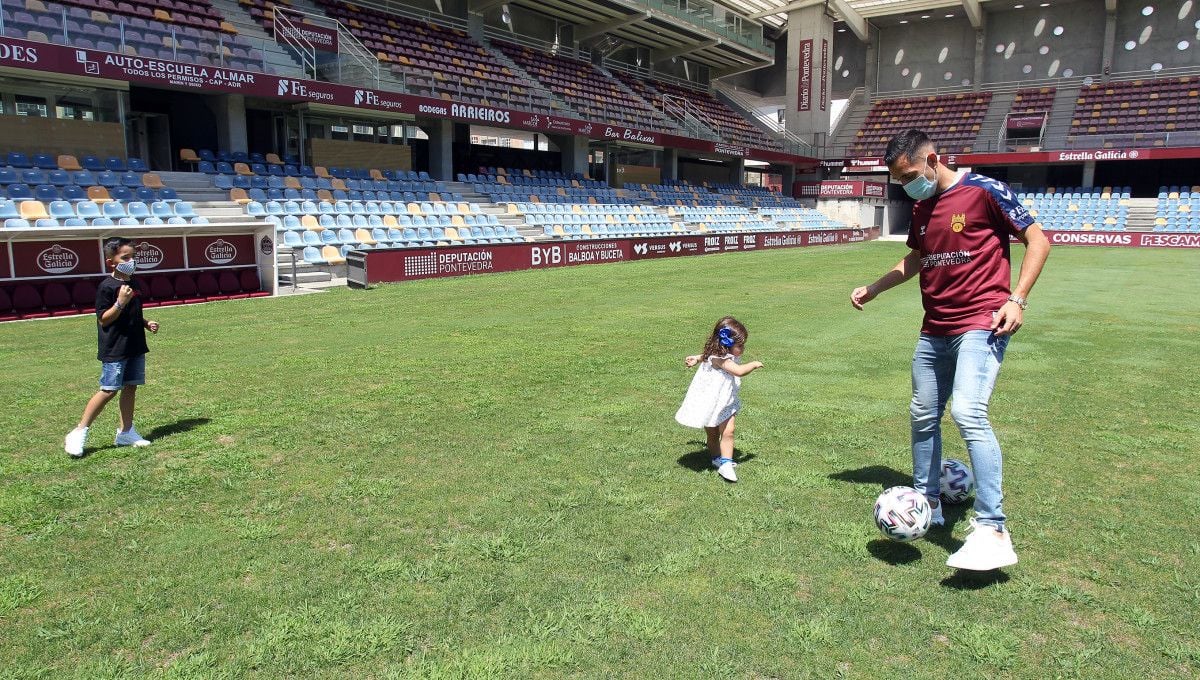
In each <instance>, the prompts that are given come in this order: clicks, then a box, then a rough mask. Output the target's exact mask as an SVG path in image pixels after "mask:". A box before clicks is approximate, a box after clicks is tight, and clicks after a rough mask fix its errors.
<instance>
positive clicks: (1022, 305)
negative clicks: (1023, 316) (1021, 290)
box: [1008, 295, 1029, 311]
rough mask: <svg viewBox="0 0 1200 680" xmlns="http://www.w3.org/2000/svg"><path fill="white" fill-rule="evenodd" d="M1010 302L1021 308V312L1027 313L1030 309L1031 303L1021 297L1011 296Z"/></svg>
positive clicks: (1009, 297)
mask: <svg viewBox="0 0 1200 680" xmlns="http://www.w3.org/2000/svg"><path fill="white" fill-rule="evenodd" d="M1008 301H1009V302H1015V303H1017V306H1018V307H1020V308H1021V311H1025V310H1026V309H1028V308H1029V301H1028V300H1026V299H1025V298H1023V297H1021V296H1020V295H1009V296H1008Z"/></svg>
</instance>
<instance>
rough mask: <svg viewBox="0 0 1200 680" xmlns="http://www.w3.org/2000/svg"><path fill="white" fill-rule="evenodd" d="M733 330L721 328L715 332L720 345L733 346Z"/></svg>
mask: <svg viewBox="0 0 1200 680" xmlns="http://www.w3.org/2000/svg"><path fill="white" fill-rule="evenodd" d="M733 337H734V336H733V331H731V330H729V329H728V328H722V329H721V332H720V333H717V338H719V339H720V342H721V346H722V347H733Z"/></svg>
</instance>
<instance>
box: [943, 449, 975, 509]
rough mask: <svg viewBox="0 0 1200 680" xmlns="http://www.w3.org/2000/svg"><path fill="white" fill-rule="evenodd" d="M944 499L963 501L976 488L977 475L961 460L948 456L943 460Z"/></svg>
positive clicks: (954, 501) (950, 501) (948, 501)
mask: <svg viewBox="0 0 1200 680" xmlns="http://www.w3.org/2000/svg"><path fill="white" fill-rule="evenodd" d="M940 486H941V494H942V499H943V500H945V501H946V502H947V503H962V502H963V501H965V500H967V499H968V498H970V497H971V492H972V491H974V490H975V475H974V474H973V473H972V472H971V468H969V467H967V464H966V463H964V462H962V461H961V460H954V459H953V458H947V459H945V460H943V461H942V480H941V484H940Z"/></svg>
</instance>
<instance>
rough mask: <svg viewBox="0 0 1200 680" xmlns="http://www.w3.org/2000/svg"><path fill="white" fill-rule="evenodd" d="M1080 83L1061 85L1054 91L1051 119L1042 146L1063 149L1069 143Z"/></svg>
mask: <svg viewBox="0 0 1200 680" xmlns="http://www.w3.org/2000/svg"><path fill="white" fill-rule="evenodd" d="M1080 89H1081V88H1080V87H1079V86H1078V85H1075V86H1070V87H1061V86H1060V87H1059V88H1058V90H1056V91H1055V93H1054V104H1053V105H1052V106H1051V107H1050V120H1049V121H1048V123H1047V125H1046V138H1045V139H1044V140H1042V147H1043V148H1046V149H1062V148H1064V147H1065V146H1066V145H1067V133H1068V132H1069V131H1070V130H1071V118H1072V117H1074V115H1075V100H1076V99H1078V98H1079V90H1080Z"/></svg>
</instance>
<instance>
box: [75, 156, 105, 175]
mask: <svg viewBox="0 0 1200 680" xmlns="http://www.w3.org/2000/svg"><path fill="white" fill-rule="evenodd" d="M79 164H80V165H82V166H83V169H84V170H90V171H92V172H103V171H104V161H102V160H100V159H99V158H96V157H95V156H84V157H83V158H82V159H80V161H79Z"/></svg>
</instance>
